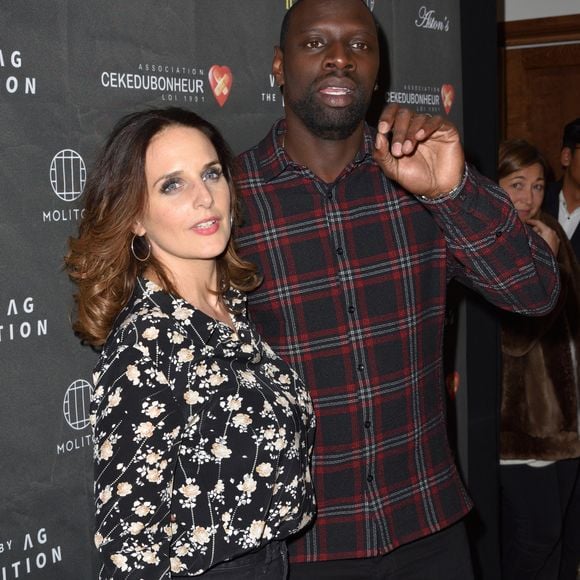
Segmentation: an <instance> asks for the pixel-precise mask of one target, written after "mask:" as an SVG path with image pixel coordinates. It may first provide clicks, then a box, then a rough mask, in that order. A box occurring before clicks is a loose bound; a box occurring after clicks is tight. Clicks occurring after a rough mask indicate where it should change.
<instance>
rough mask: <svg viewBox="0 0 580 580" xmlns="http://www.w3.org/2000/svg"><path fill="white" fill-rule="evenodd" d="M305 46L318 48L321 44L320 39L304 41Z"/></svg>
mask: <svg viewBox="0 0 580 580" xmlns="http://www.w3.org/2000/svg"><path fill="white" fill-rule="evenodd" d="M306 46H307V47H308V48H320V47H321V46H322V41H320V40H309V41H308V42H307V43H306Z"/></svg>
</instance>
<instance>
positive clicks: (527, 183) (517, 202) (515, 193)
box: [499, 163, 545, 222]
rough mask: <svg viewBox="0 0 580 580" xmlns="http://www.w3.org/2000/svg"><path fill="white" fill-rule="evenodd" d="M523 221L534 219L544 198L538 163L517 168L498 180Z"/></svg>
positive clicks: (541, 172) (542, 174) (541, 176)
mask: <svg viewBox="0 0 580 580" xmlns="http://www.w3.org/2000/svg"><path fill="white" fill-rule="evenodd" d="M499 184H500V186H501V187H502V188H503V189H504V190H505V191H506V192H507V194H508V195H509V196H510V199H511V200H512V203H513V204H514V206H515V208H516V210H517V212H518V216H519V217H520V219H521V220H522V221H523V222H526V221H528V220H529V219H534V218H536V216H537V215H538V213H539V211H540V207H541V205H542V201H543V200H544V188H545V177H544V168H543V167H542V165H541V164H540V163H534V164H533V165H528V166H527V167H523V168H522V169H518V170H517V171H514V172H513V173H510V174H509V175H506V176H505V177H504V178H502V179H500V180H499Z"/></svg>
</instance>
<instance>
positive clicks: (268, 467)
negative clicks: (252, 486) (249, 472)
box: [256, 463, 274, 477]
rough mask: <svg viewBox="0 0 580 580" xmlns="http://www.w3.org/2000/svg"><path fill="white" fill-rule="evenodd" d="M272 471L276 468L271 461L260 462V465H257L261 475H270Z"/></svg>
mask: <svg viewBox="0 0 580 580" xmlns="http://www.w3.org/2000/svg"><path fill="white" fill-rule="evenodd" d="M272 471H274V468H273V467H272V464H271V463H260V465H258V466H256V472H257V474H258V475H259V476H260V477H270V475H272Z"/></svg>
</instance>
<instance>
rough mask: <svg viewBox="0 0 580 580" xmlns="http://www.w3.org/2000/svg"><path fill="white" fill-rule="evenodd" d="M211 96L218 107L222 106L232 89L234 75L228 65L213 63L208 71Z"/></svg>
mask: <svg viewBox="0 0 580 580" xmlns="http://www.w3.org/2000/svg"><path fill="white" fill-rule="evenodd" d="M208 77H209V84H210V86H211V90H212V92H213V96H214V97H215V100H216V101H217V103H218V105H219V106H220V107H223V106H224V105H225V104H226V101H227V100H228V97H229V96H230V93H231V91H232V83H233V81H234V77H233V75H232V71H231V70H230V67H229V66H225V65H223V66H220V65H219V64H214V65H213V66H212V67H211V68H210V69H209V73H208Z"/></svg>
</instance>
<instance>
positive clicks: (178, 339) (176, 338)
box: [169, 331, 185, 344]
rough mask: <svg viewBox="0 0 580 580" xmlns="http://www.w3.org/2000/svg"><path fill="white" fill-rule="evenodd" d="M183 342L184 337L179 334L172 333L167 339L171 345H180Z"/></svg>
mask: <svg viewBox="0 0 580 580" xmlns="http://www.w3.org/2000/svg"><path fill="white" fill-rule="evenodd" d="M184 340H185V336H183V334H181V333H180V332H176V331H173V332H172V333H171V336H170V337H169V342H171V343H173V344H181V343H182V342H183V341H184Z"/></svg>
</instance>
